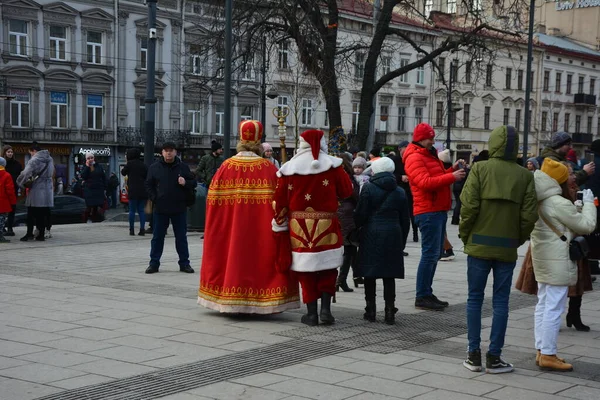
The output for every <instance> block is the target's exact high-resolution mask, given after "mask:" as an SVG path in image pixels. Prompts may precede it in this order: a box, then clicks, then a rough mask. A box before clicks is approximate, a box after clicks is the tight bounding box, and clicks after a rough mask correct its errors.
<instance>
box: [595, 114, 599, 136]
mask: <svg viewBox="0 0 600 400" xmlns="http://www.w3.org/2000/svg"><path fill="white" fill-rule="evenodd" d="M597 122H598V125H597V126H596V135H600V117H598V121H597Z"/></svg>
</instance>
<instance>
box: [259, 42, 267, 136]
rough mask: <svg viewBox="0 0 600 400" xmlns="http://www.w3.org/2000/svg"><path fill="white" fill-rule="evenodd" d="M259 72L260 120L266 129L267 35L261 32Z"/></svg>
mask: <svg viewBox="0 0 600 400" xmlns="http://www.w3.org/2000/svg"><path fill="white" fill-rule="evenodd" d="M260 72H261V79H262V82H261V86H260V122H261V123H262V126H263V129H265V130H266V129H267V128H266V127H267V36H266V35H265V34H264V33H263V37H262V68H261V70H260ZM266 140H267V138H266V137H265V132H263V135H262V141H263V142H265V141H266Z"/></svg>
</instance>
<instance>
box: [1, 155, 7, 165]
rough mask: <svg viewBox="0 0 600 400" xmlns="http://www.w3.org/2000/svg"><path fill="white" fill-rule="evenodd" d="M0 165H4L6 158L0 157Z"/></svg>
mask: <svg viewBox="0 0 600 400" xmlns="http://www.w3.org/2000/svg"><path fill="white" fill-rule="evenodd" d="M0 167H6V160H5V159H4V158H3V157H0Z"/></svg>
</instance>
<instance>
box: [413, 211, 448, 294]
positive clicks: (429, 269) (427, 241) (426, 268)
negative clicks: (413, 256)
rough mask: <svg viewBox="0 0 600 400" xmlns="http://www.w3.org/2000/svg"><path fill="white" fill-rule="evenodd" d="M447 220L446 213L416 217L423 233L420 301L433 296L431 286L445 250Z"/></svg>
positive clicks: (418, 277) (418, 287)
mask: <svg viewBox="0 0 600 400" xmlns="http://www.w3.org/2000/svg"><path fill="white" fill-rule="evenodd" d="M447 220H448V213H447V212H446V211H438V212H431V213H425V214H419V215H415V223H416V224H417V226H418V227H419V230H420V231H421V261H419V268H418V270H417V295H416V297H417V298H418V299H419V298H422V297H428V296H431V295H432V294H433V289H432V288H431V286H432V285H433V277H434V275H435V270H436V268H437V263H438V260H439V259H440V256H441V254H442V252H443V248H444V237H445V236H446V221H447Z"/></svg>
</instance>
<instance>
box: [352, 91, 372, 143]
mask: <svg viewBox="0 0 600 400" xmlns="http://www.w3.org/2000/svg"><path fill="white" fill-rule="evenodd" d="M376 95H377V94H376V93H373V91H372V90H370V89H369V88H366V87H364V86H363V88H362V90H361V93H360V108H359V113H360V114H359V116H358V127H357V129H356V134H357V146H358V148H359V149H361V150H366V151H367V152H368V151H371V149H367V141H368V139H369V130H370V123H371V115H373V114H374V113H375V110H374V109H373V98H374V96H376Z"/></svg>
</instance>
